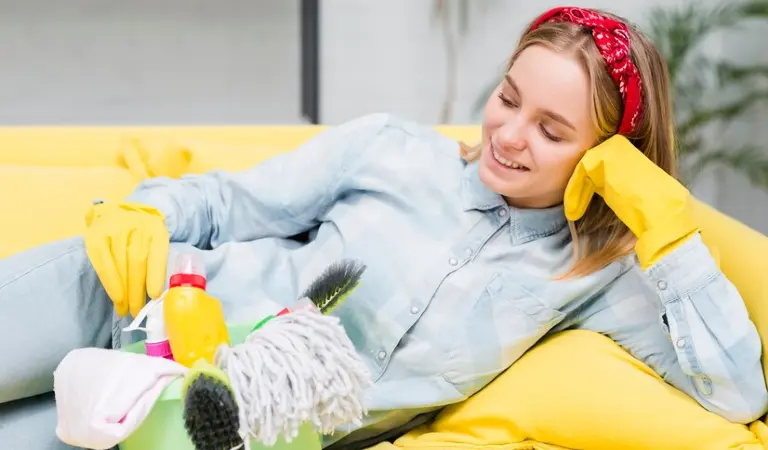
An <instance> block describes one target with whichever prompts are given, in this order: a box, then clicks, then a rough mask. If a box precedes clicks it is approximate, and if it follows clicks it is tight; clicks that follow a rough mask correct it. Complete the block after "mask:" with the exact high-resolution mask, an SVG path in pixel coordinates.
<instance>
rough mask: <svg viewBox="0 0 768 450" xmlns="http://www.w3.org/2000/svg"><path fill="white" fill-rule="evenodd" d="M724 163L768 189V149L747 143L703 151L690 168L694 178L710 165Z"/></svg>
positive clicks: (691, 175) (752, 181)
mask: <svg viewBox="0 0 768 450" xmlns="http://www.w3.org/2000/svg"><path fill="white" fill-rule="evenodd" d="M713 164H717V165H723V166H726V167H729V168H731V169H733V170H734V171H736V172H738V173H741V174H743V175H744V176H746V177H747V179H748V180H749V181H750V182H751V183H752V184H753V185H754V186H757V187H761V188H763V189H768V151H766V150H765V149H763V148H761V147H758V146H754V145H745V146H742V147H741V148H734V149H727V150H726V149H721V150H713V151H707V152H705V153H702V154H701V155H700V156H699V157H698V158H697V159H696V161H695V162H694V163H693V164H691V166H690V168H689V176H690V177H691V178H689V179H690V180H693V178H695V177H696V176H697V175H699V174H701V172H702V171H703V170H704V169H705V168H707V167H708V166H710V165H713Z"/></svg>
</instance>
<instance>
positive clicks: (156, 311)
mask: <svg viewBox="0 0 768 450" xmlns="http://www.w3.org/2000/svg"><path fill="white" fill-rule="evenodd" d="M164 297H165V293H163V295H161V296H160V297H158V298H157V299H156V300H150V301H148V302H147V304H146V305H144V307H143V308H141V311H139V314H138V315H137V316H136V318H135V319H133V322H131V324H130V325H128V326H127V327H125V328H123V331H134V330H139V331H143V332H145V333H146V334H147V339H146V342H147V343H155V342H163V341H166V340H168V332H167V331H166V329H165V315H164V314H163V299H164ZM145 318H146V319H147V322H146V324H145V326H144V327H141V326H139V325H141V322H143V321H144V319H145Z"/></svg>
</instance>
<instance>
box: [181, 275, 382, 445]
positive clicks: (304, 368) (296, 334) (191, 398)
mask: <svg viewBox="0 0 768 450" xmlns="http://www.w3.org/2000/svg"><path fill="white" fill-rule="evenodd" d="M364 271H365V266H364V265H362V264H360V263H358V262H356V261H353V260H342V261H340V262H337V263H335V264H332V265H331V266H329V267H328V268H327V269H326V270H325V271H324V272H323V273H322V274H321V275H320V276H318V277H317V278H316V279H315V280H314V281H313V282H312V283H311V284H310V286H309V287H308V288H307V289H306V290H305V291H304V293H303V294H302V295H301V296H300V297H299V301H298V302H297V305H296V307H295V308H294V310H293V311H291V313H289V314H285V315H282V314H281V315H278V316H277V317H270V318H269V319H268V320H265V321H262V322H261V323H260V324H259V325H258V326H257V327H256V329H255V330H254V331H253V332H252V333H251V334H250V335H249V336H248V338H246V341H245V342H244V343H243V344H239V345H235V346H233V347H226V346H222V347H220V348H219V350H218V351H217V353H216V357H215V366H213V365H210V364H208V363H207V362H205V361H204V360H203V361H200V362H198V364H196V365H195V366H193V368H192V369H191V370H190V372H189V374H188V375H187V377H186V378H185V388H184V391H183V392H182V398H183V399H184V401H185V404H184V422H185V427H186V429H187V433H188V435H189V436H190V438H191V440H192V442H193V444H194V445H195V449H196V450H233V449H239V448H245V449H249V448H250V442H251V438H255V439H257V440H258V441H259V442H260V443H262V444H265V445H273V444H274V443H275V442H276V441H277V437H278V436H279V435H282V436H283V437H284V439H285V440H286V441H287V442H290V441H291V440H292V439H293V438H294V437H296V436H297V435H298V429H299V427H300V426H301V425H303V424H304V423H306V422H310V423H311V424H312V425H313V426H314V427H315V429H316V430H317V431H319V432H321V433H329V432H332V431H333V429H334V427H336V426H339V425H342V424H345V423H348V422H359V420H360V418H361V417H362V414H363V413H364V412H365V411H364V409H363V406H362V400H361V397H362V393H363V390H364V388H365V387H367V386H368V383H369V378H368V377H369V373H368V369H367V367H366V366H365V365H364V364H363V363H362V361H360V360H359V356H358V355H357V353H356V351H355V349H354V346H353V345H352V343H351V341H349V338H348V337H347V336H346V333H345V332H344V330H343V328H342V327H341V326H340V323H339V320H338V319H337V318H335V317H329V316H327V315H328V314H329V313H330V312H331V311H333V310H334V309H335V308H337V307H338V306H339V305H340V304H341V303H342V302H343V301H344V300H345V299H346V298H347V297H348V295H349V294H350V293H351V292H352V291H353V290H354V289H355V288H356V287H357V286H358V284H359V282H360V279H361V276H362V273H363V272H364ZM306 301H309V302H311V304H312V305H314V306H315V308H309V309H305V308H303V307H301V306H300V305H301V303H304V302H306ZM217 366H218V367H217Z"/></svg>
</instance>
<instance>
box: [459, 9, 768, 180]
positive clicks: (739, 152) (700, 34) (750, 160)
mask: <svg viewBox="0 0 768 450" xmlns="http://www.w3.org/2000/svg"><path fill="white" fill-rule="evenodd" d="M767 19H768V0H748V1H743V2H728V3H727V4H724V5H722V6H714V7H712V6H705V5H702V4H701V3H696V2H690V3H689V4H687V5H681V6H667V7H655V8H652V9H651V10H650V12H649V15H648V22H647V25H646V26H641V27H640V28H641V29H643V31H644V32H645V33H646V34H647V35H648V36H649V38H650V39H652V40H653V42H654V43H655V44H656V45H657V46H658V48H659V50H660V51H661V53H662V54H663V55H664V56H665V58H666V60H667V63H668V68H669V75H670V79H671V82H672V86H673V91H674V106H675V116H676V121H677V122H676V129H677V133H678V144H679V150H680V156H681V160H682V161H683V168H682V174H681V176H682V179H683V181H684V182H685V183H686V184H691V183H692V182H693V181H694V180H695V179H696V177H697V176H698V175H699V174H700V173H701V172H702V171H704V170H705V169H707V168H709V167H711V166H713V165H721V166H727V167H730V168H731V169H734V170H735V171H737V172H739V173H741V174H743V175H744V176H746V177H747V179H749V181H750V182H751V183H752V184H753V185H755V186H758V187H761V188H763V189H768V144H765V143H761V142H747V143H734V144H732V143H727V142H718V140H717V139H712V138H711V137H710V136H711V135H712V134H713V129H721V128H716V127H727V126H729V125H731V124H733V123H735V122H737V121H738V120H740V119H743V118H744V117H745V115H746V114H748V113H750V112H752V111H754V107H756V106H758V105H759V104H761V103H762V104H768V64H759V63H756V64H737V63H733V62H729V61H727V60H726V59H725V58H715V57H712V56H710V55H707V54H706V52H705V51H704V49H703V48H702V47H704V46H703V45H702V44H703V42H704V41H705V39H707V38H710V37H711V36H713V35H715V33H721V32H735V31H738V30H739V29H740V28H742V26H743V25H745V24H746V22H748V21H754V20H758V21H766V20H767ZM496 83H497V80H493V82H492V83H490V85H489V86H487V87H486V88H485V89H483V92H482V95H481V96H480V98H478V101H477V103H476V105H475V108H474V109H475V113H479V112H480V111H481V110H482V107H483V105H484V103H485V101H486V99H487V98H488V96H489V95H490V92H491V91H492V90H493V89H494V88H495V86H496Z"/></svg>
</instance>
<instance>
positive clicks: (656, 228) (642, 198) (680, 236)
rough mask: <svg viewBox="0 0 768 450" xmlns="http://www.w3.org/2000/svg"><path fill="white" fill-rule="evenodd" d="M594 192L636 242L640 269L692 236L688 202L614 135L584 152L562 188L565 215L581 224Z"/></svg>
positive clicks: (671, 180)
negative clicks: (579, 220) (564, 187)
mask: <svg viewBox="0 0 768 450" xmlns="http://www.w3.org/2000/svg"><path fill="white" fill-rule="evenodd" d="M595 193H597V194H598V195H600V196H601V197H603V199H604V200H605V203H606V204H607V205H608V207H610V208H611V209H612V210H613V212H614V213H616V216H617V217H618V218H619V220H621V221H622V222H624V224H625V225H626V226H627V227H628V228H629V229H630V230H631V231H632V232H633V233H634V234H635V236H636V237H637V244H635V252H636V253H637V257H638V259H639V261H640V265H641V266H642V267H643V269H647V268H648V267H650V266H652V265H653V264H655V263H656V262H658V261H659V260H660V259H661V258H662V257H663V256H665V255H666V254H668V253H669V252H671V251H672V250H674V249H675V248H677V247H678V246H679V245H680V244H682V243H683V242H685V240H686V239H688V238H689V237H691V236H693V235H694V234H695V233H696V232H697V231H698V227H697V226H696V224H695V223H694V221H693V215H692V207H693V198H692V197H691V194H690V192H689V191H688V189H686V188H685V187H684V186H683V185H682V184H680V183H679V182H678V181H677V180H675V179H674V178H673V177H672V176H670V175H669V174H667V173H666V172H664V170H662V169H661V168H660V167H659V166H657V165H656V164H654V163H653V161H651V160H650V159H648V158H647V157H646V156H645V155H644V154H643V153H642V152H640V150H638V149H637V148H636V147H635V146H634V145H632V143H631V142H629V140H628V139H627V138H625V137H624V136H621V135H615V136H612V137H611V138H609V139H607V140H606V141H605V142H603V143H601V144H599V145H597V146H595V147H594V148H591V149H589V150H587V152H586V154H585V155H584V156H583V157H582V159H581V161H579V164H578V165H577V166H576V170H575V171H574V173H573V175H572V176H571V179H570V181H569V182H568V186H567V187H566V189H565V198H564V203H565V215H566V217H567V218H568V220H571V221H575V220H578V219H580V218H581V217H582V216H583V215H584V212H585V211H586V210H587V206H588V205H589V202H590V200H592V196H593V195H594V194H595Z"/></svg>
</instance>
